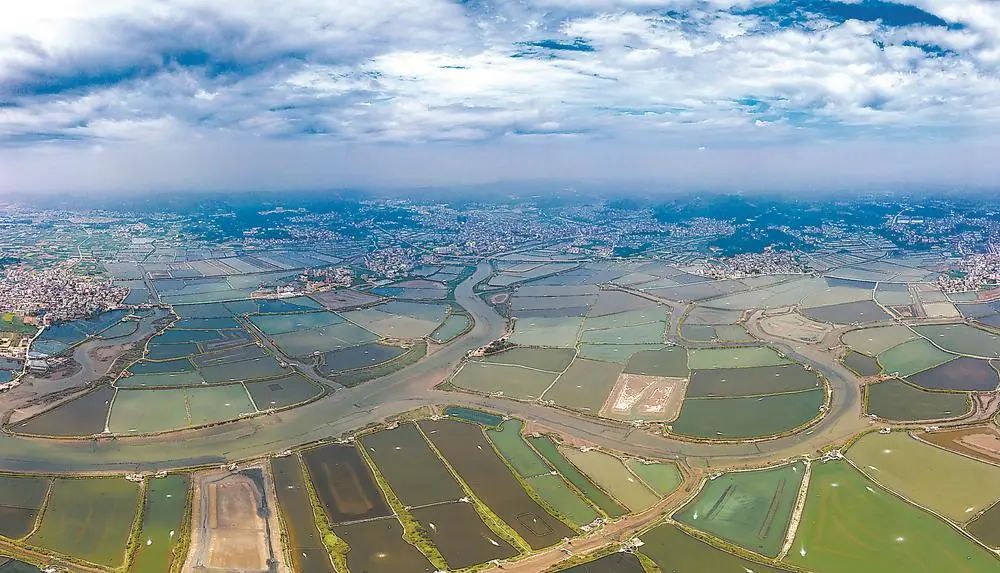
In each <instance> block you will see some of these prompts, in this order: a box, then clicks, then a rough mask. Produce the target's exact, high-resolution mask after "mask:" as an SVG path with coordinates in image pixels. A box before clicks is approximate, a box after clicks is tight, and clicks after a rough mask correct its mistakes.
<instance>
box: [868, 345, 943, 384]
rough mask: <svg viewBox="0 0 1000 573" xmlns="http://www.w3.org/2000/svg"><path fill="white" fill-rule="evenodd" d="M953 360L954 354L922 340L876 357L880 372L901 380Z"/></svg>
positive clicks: (891, 349)
mask: <svg viewBox="0 0 1000 573" xmlns="http://www.w3.org/2000/svg"><path fill="white" fill-rule="evenodd" d="M954 359H955V355H954V354H948V353H947V352H945V351H943V350H941V349H939V348H938V347H936V346H934V345H933V344H931V343H930V342H927V341H926V340H924V339H922V338H921V339H918V340H911V341H909V342H905V343H903V344H900V345H899V346H895V347H893V348H890V349H889V350H886V351H885V352H883V353H882V354H879V356H878V362H879V365H881V366H882V371H884V372H885V373H886V374H891V375H895V376H898V377H901V378H905V377H907V376H912V375H913V374H916V373H917V372H923V371H924V370H927V369H929V368H933V367H935V366H939V365H941V364H944V363H945V362H948V361H949V360H954Z"/></svg>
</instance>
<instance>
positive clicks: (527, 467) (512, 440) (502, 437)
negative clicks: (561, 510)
mask: <svg viewBox="0 0 1000 573" xmlns="http://www.w3.org/2000/svg"><path fill="white" fill-rule="evenodd" d="M523 425H524V424H523V423H522V422H521V421H520V420H506V421H505V422H504V423H503V424H502V425H501V426H500V429H499V430H486V435H487V436H488V437H489V439H490V441H491V442H493V445H494V446H496V448H497V450H499V451H500V455H502V456H503V457H504V459H505V460H507V463H508V464H510V466H511V467H512V468H514V471H515V472H517V473H518V475H520V476H521V477H531V476H537V475H542V474H547V473H549V471H551V469H550V468H549V466H548V464H546V463H545V462H544V461H542V458H541V456H539V455H538V454H537V453H535V450H533V449H531V446H529V445H528V443H527V442H525V441H524V439H523V438H522V437H521V427H522V426H523Z"/></svg>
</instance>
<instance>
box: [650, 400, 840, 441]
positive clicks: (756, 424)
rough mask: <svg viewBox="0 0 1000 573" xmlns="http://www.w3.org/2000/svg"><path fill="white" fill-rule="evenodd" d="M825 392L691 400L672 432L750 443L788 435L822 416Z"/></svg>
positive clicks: (683, 407) (685, 402) (686, 404)
mask: <svg viewBox="0 0 1000 573" xmlns="http://www.w3.org/2000/svg"><path fill="white" fill-rule="evenodd" d="M824 397H825V394H824V392H823V390H822V389H819V388H817V389H816V390H807V391H805V392H795V393H792V394H775V395H773V396H750V397H745V398H688V399H687V400H684V404H683V405H682V406H681V413H680V415H679V416H678V417H677V420H676V421H674V423H673V424H672V425H671V427H670V431H671V432H674V433H677V434H680V435H684V436H690V437H694V438H705V439H749V438H762V437H766V436H772V435H775V434H780V433H782V432H787V431H789V430H792V429H794V428H797V427H799V426H801V425H803V424H805V423H806V422H808V421H810V420H812V419H814V418H816V417H817V416H819V407H820V406H821V405H823V401H824Z"/></svg>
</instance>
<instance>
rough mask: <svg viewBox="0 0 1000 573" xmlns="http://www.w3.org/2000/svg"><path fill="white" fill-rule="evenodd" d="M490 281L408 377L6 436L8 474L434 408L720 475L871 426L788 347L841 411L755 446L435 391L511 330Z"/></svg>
mask: <svg viewBox="0 0 1000 573" xmlns="http://www.w3.org/2000/svg"><path fill="white" fill-rule="evenodd" d="M490 273H491V269H490V266H489V264H488V263H486V262H485V261H484V262H481V263H480V264H479V265H478V267H477V269H476V272H475V273H473V275H472V276H470V277H469V278H468V279H466V280H465V281H464V282H462V283H461V284H460V285H459V286H458V287H457V289H456V293H455V296H456V299H457V301H458V302H459V303H460V304H461V305H462V306H464V307H465V308H466V309H468V311H469V312H470V313H471V314H472V315H473V317H474V318H475V320H476V324H475V326H474V327H473V329H472V331H471V332H470V333H469V334H467V335H466V336H464V337H462V338H460V339H459V340H457V341H456V342H455V343H452V344H450V345H448V346H445V347H444V348H441V349H440V350H438V351H437V352H435V353H433V354H431V355H429V356H428V357H427V358H425V359H424V360H422V361H421V362H419V363H417V364H415V365H413V366H411V367H409V368H406V369H404V370H403V371H401V372H397V373H395V374H392V375H389V376H386V377H384V378H381V379H378V380H374V381H372V382H368V383H365V384H362V385H360V386H357V387H355V388H345V389H341V390H337V391H336V392H334V393H332V394H330V395H329V396H327V397H325V398H322V399H320V400H317V401H316V402H312V403H310V404H307V405H305V406H302V407H300V408H295V409H292V410H289V411H286V412H279V413H276V414H272V415H269V416H263V417H258V418H251V419H247V420H240V421H237V422H233V423H229V424H224V425H221V426H217V427H214V428H205V429H201V430H191V431H186V432H181V433H172V434H165V435H162V436H155V437H148V438H128V437H126V438H118V439H112V438H103V439H100V440H50V439H40V438H28V437H23V436H14V435H9V434H4V435H2V436H0V470H8V471H22V472H23V471H38V472H55V473H59V472H74V473H76V472H120V471H126V470H127V471H133V470H160V469H172V468H180V467H189V466H196V465H216V464H220V463H224V462H230V461H237V460H244V459H250V458H254V457H258V456H261V455H266V454H269V453H274V452H279V451H282V450H284V449H287V448H290V447H293V446H297V445H300V444H303V443H307V442H311V441H315V440H320V439H324V438H328V437H335V436H339V435H342V434H344V433H346V432H350V431H353V430H355V429H357V428H360V427H362V426H365V425H366V424H369V423H372V422H377V421H380V420H382V419H384V418H386V417H387V416H390V415H393V414H396V413H400V412H404V411H407V410H411V409H413V408H416V407H419V406H423V405H428V404H461V405H468V406H481V407H487V408H490V409H493V410H497V411H500V412H505V413H508V414H511V415H513V416H517V417H520V418H524V419H526V420H530V421H533V422H536V423H538V424H541V425H543V426H546V427H549V428H551V429H553V430H556V431H562V432H566V433H568V434H572V435H575V436H579V437H580V438H583V439H586V440H589V441H592V442H594V443H596V444H598V445H601V446H605V447H608V448H612V449H617V450H622V451H629V452H634V453H636V454H640V455H644V456H648V457H653V458H676V457H684V458H687V459H688V461H689V463H691V464H693V465H702V466H714V467H723V466H737V465H756V464H763V463H767V462H770V461H773V460H778V459H783V458H786V457H792V456H797V455H801V454H809V453H814V452H815V451H816V450H818V449H820V448H821V447H823V446H825V445H828V444H837V443H841V442H843V441H845V440H846V439H848V438H849V437H850V436H851V435H853V434H855V433H856V432H858V431H859V430H862V429H864V428H865V427H867V425H866V423H865V422H864V421H863V420H862V419H861V416H860V392H859V390H858V388H857V385H856V382H855V381H854V377H853V376H852V375H851V374H850V373H849V372H848V371H847V370H846V369H844V368H843V367H842V366H840V365H837V364H823V363H818V362H817V360H816V358H818V356H819V355H818V353H816V352H815V351H810V350H809V349H796V348H791V347H789V346H787V345H785V344H782V343H777V344H776V345H777V346H779V347H781V349H782V350H783V351H784V352H785V353H786V354H788V355H789V356H791V357H793V358H796V359H799V360H803V361H806V362H811V363H813V364H814V365H815V366H816V367H817V369H818V370H819V371H820V372H822V373H823V374H824V375H825V376H826V377H827V379H828V380H829V381H830V383H831V386H832V387H833V401H832V403H831V412H830V413H829V414H828V415H827V416H826V417H824V418H823V419H822V420H821V421H820V422H819V423H818V424H816V425H815V426H814V427H812V428H811V429H809V430H807V431H806V432H803V433H800V434H797V435H794V436H789V437H785V438H781V439H775V440H770V441H766V442H759V443H752V444H704V443H695V442H685V441H681V440H677V439H673V438H669V437H665V436H661V435H654V434H650V433H647V432H643V431H639V430H635V429H633V428H630V427H626V426H622V425H620V424H616V423H613V422H607V421H602V420H597V419H593V418H587V417H584V416H579V415H576V414H573V413H570V412H566V411H562V410H557V409H554V408H549V407H543V406H540V405H537V404H523V403H518V402H513V401H510V400H503V399H493V398H485V397H480V396H475V395H470V394H463V393H455V392H442V391H439V390H434V389H433V387H434V386H435V385H436V384H438V383H439V382H440V381H442V380H444V379H445V378H446V377H447V376H448V375H449V373H450V372H451V371H452V369H453V368H454V366H455V365H456V364H457V363H458V362H459V361H460V360H461V359H462V357H463V356H464V354H465V353H466V351H467V350H469V349H473V348H478V347H479V346H482V345H483V344H486V343H488V342H490V341H491V340H493V339H495V338H496V337H497V336H499V335H500V334H501V333H503V331H504V329H505V327H506V321H505V320H504V319H503V318H502V317H500V316H499V315H497V314H496V313H495V312H494V311H493V309H492V308H490V307H489V305H487V304H486V303H484V302H483V301H482V300H481V299H480V298H479V297H478V296H477V295H476V294H475V293H474V292H473V286H474V285H475V284H476V283H478V282H479V281H481V280H483V279H485V278H487V277H488V276H489V275H490Z"/></svg>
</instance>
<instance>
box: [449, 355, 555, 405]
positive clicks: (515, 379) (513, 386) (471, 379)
mask: <svg viewBox="0 0 1000 573" xmlns="http://www.w3.org/2000/svg"><path fill="white" fill-rule="evenodd" d="M556 376H558V374H556V373H555V372H544V371H541V370H532V369H529V368H524V367H521V366H512V365H506V364H485V363H482V362H467V363H466V364H465V365H464V366H462V369H461V370H459V371H458V373H457V374H455V376H454V377H452V379H451V383H452V384H454V385H455V386H458V387H459V388H465V389H466V390H473V391H475V392H483V393H486V394H488V393H491V392H503V394H504V396H509V397H511V398H520V399H522V400H534V399H537V398H539V397H541V395H542V393H543V392H545V389H546V388H548V387H549V386H550V385H551V384H552V382H553V381H554V380H555V379H556Z"/></svg>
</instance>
